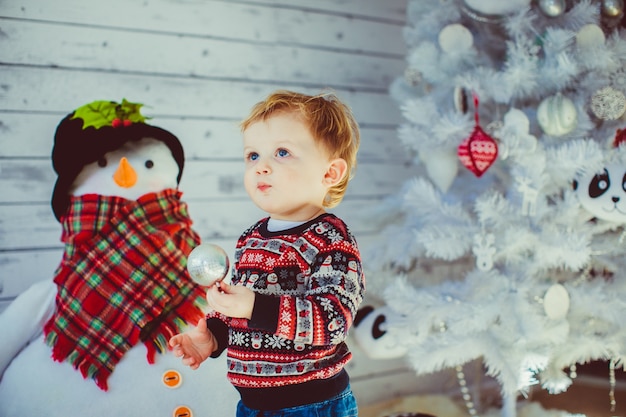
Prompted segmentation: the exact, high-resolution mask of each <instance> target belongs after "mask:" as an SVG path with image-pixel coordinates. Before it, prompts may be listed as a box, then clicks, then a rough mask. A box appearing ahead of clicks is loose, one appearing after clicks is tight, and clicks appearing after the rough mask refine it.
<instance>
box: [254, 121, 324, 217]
mask: <svg viewBox="0 0 626 417" xmlns="http://www.w3.org/2000/svg"><path fill="white" fill-rule="evenodd" d="M243 146H244V160H245V174H244V185H245V187H246V191H247V192H248V194H249V195H250V197H251V198H252V201H253V202H254V203H255V204H256V205H257V206H258V207H259V208H261V209H262V210H264V211H266V212H267V213H269V214H270V216H271V217H272V218H274V219H280V220H292V221H304V220H308V219H310V218H311V217H313V216H315V215H317V214H319V212H320V209H321V208H322V203H323V201H324V198H325V196H326V193H327V191H328V189H329V186H330V185H329V181H328V180H327V178H328V171H329V169H331V165H332V163H331V160H330V158H329V156H328V154H327V152H326V151H325V150H324V149H323V148H322V147H321V146H318V145H317V143H316V141H315V139H314V138H313V136H312V135H311V133H310V132H309V129H308V127H307V126H306V124H305V123H304V122H303V121H302V120H301V119H300V117H299V115H298V114H297V113H291V112H280V113H278V114H276V115H273V116H271V117H270V118H268V119H267V120H265V121H258V122H255V123H252V124H251V125H249V126H248V128H247V129H246V130H245V131H244V132H243Z"/></svg>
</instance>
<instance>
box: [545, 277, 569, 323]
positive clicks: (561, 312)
mask: <svg viewBox="0 0 626 417" xmlns="http://www.w3.org/2000/svg"><path fill="white" fill-rule="evenodd" d="M569 305H570V299H569V293H568V292H567V289H565V287H564V286H563V285H561V284H554V285H552V286H551V287H550V288H548V291H546V294H545V295H544V296H543V310H544V312H545V313H546V316H548V318H550V319H552V320H561V319H564V318H565V316H567V312H568V311H569Z"/></svg>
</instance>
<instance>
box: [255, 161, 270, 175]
mask: <svg viewBox="0 0 626 417" xmlns="http://www.w3.org/2000/svg"><path fill="white" fill-rule="evenodd" d="M256 172H257V174H269V173H270V172H272V170H271V169H270V166H269V164H268V163H267V161H265V160H260V161H259V162H258V163H257V165H256Z"/></svg>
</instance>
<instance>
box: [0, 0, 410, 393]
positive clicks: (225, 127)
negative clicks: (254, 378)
mask: <svg viewBox="0 0 626 417" xmlns="http://www.w3.org/2000/svg"><path fill="white" fill-rule="evenodd" d="M405 7H406V1H405V0H316V1H309V0H290V1H287V0H284V1H279V0H248V1H238V0H108V1H106V2H92V1H84V0H55V1H41V0H2V2H0V31H1V32H0V190H1V192H0V310H1V309H2V308H3V306H6V305H7V304H8V303H9V302H10V301H11V300H12V299H13V298H14V297H15V296H17V295H18V294H19V293H20V292H22V291H23V290H24V289H26V288H27V287H28V286H29V285H30V284H32V283H33V282H36V281H39V280H44V279H51V277H52V274H53V271H54V269H55V268H56V266H57V265H58V263H59V261H60V259H61V250H62V246H61V244H60V241H59V238H60V231H61V230H60V226H59V224H58V223H57V221H56V220H55V218H54V216H53V214H52V210H51V208H50V195H51V192H52V188H53V185H54V181H55V180H56V177H55V174H54V171H53V170H52V165H51V158H50V153H51V150H52V145H53V135H54V130H55V128H56V125H57V124H58V122H59V121H60V120H61V119H62V118H63V117H64V116H65V115H66V114H68V113H69V112H71V111H72V110H73V109H75V108H76V107H78V106H80V105H83V104H85V103H88V102H90V101H93V100H115V101H119V100H121V99H122V98H126V99H128V100H130V101H136V102H141V103H145V104H146V106H145V107H144V109H143V113H144V114H145V115H147V116H150V117H152V120H150V123H152V124H154V125H157V126H161V127H163V128H165V129H168V130H170V131H172V132H173V133H174V134H176V135H177V136H178V137H179V138H180V140H181V142H182V144H183V146H184V148H185V152H186V165H185V170H184V174H183V179H182V182H181V190H182V191H183V193H184V195H183V198H184V200H185V201H187V202H188V204H189V210H190V215H191V216H192V218H193V220H194V228H195V229H196V230H197V231H198V232H199V233H200V234H201V236H202V238H203V240H204V241H212V242H214V243H218V244H220V245H222V246H223V247H224V248H225V249H227V251H229V253H232V250H233V248H234V243H235V240H236V238H237V237H238V235H239V234H240V233H241V232H242V231H243V230H244V229H245V228H246V227H247V226H249V225H250V224H251V223H252V222H253V221H255V220H257V219H258V218H259V216H261V215H262V213H260V212H259V211H258V209H256V208H255V207H254V206H253V205H252V204H251V203H250V202H249V201H248V198H247V196H246V194H245V191H244V189H243V184H242V178H241V177H242V168H243V164H242V157H241V150H240V133H239V130H238V128H237V122H238V121H239V120H240V119H241V118H242V117H244V116H245V115H246V114H247V112H248V110H249V109H250V107H251V106H252V105H253V104H254V103H256V102H257V101H259V100H260V99H262V98H263V97H264V96H265V95H266V94H268V93H269V92H270V91H272V90H274V89H277V88H288V89H296V90H299V91H303V92H307V93H315V92H318V91H320V89H322V88H326V87H330V88H333V89H335V90H336V91H337V93H338V95H339V96H340V97H342V98H343V99H344V100H346V101H347V103H348V104H349V105H350V106H351V107H352V108H353V110H354V112H355V114H356V117H357V119H358V120H359V123H360V124H361V128H362V138H363V139H362V143H363V144H362V149H361V152H360V154H359V167H358V170H357V175H356V178H355V180H354V182H353V183H352V185H351V187H350V189H349V192H348V195H347V197H346V199H345V200H344V202H343V203H342V204H341V205H340V207H339V208H337V209H336V212H337V213H338V214H340V215H341V216H343V217H344V218H345V220H346V221H347V223H348V224H349V225H350V226H351V228H352V229H353V231H354V233H355V235H356V236H357V239H359V240H360V242H361V245H362V246H364V245H366V244H367V241H368V240H370V239H375V238H376V230H375V228H374V226H372V224H374V223H373V222H371V221H368V220H367V219H366V218H365V219H364V218H363V216H358V215H357V214H358V213H359V212H362V208H363V207H366V206H370V205H372V204H375V203H376V202H377V201H379V200H380V199H381V198H383V197H385V196H386V195H388V194H390V193H393V192H395V191H396V190H397V188H398V187H399V186H400V184H401V183H402V182H403V181H404V179H406V178H408V177H409V176H410V167H408V164H407V163H406V162H407V161H408V157H407V156H406V154H405V151H404V149H402V148H401V145H400V143H399V141H398V140H397V138H396V127H397V125H398V123H399V122H400V121H401V116H400V112H399V110H398V109H397V106H396V104H395V103H393V102H392V101H391V99H390V97H389V94H388V86H389V84H390V83H391V81H392V80H393V79H394V78H395V77H397V76H399V75H401V74H402V72H403V71H404V67H405V62H404V57H405V48H404V40H403V38H402V27H403V25H404V19H405ZM370 279H375V277H370ZM351 367H352V373H353V380H354V381H355V382H353V384H356V387H355V391H357V393H358V395H359V397H360V398H362V400H361V401H362V402H373V401H376V400H378V399H382V398H387V397H389V396H390V395H393V394H394V393H397V392H412V391H414V387H415V386H416V385H415V381H414V379H415V377H414V376H413V374H412V372H411V371H407V370H406V368H405V367H404V365H403V364H402V363H401V362H400V361H391V362H389V361H373V362H372V361H369V360H368V359H366V358H364V357H363V356H362V355H361V356H359V355H358V352H357V358H355V361H353V364H352V365H351ZM374 387H375V389H374Z"/></svg>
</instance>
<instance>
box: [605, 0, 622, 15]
mask: <svg viewBox="0 0 626 417" xmlns="http://www.w3.org/2000/svg"><path fill="white" fill-rule="evenodd" d="M601 10H602V15H603V16H606V17H619V16H621V15H622V13H624V1H623V0H602V6H601Z"/></svg>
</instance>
